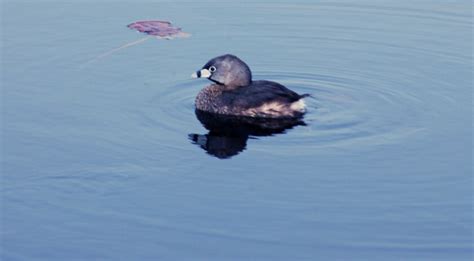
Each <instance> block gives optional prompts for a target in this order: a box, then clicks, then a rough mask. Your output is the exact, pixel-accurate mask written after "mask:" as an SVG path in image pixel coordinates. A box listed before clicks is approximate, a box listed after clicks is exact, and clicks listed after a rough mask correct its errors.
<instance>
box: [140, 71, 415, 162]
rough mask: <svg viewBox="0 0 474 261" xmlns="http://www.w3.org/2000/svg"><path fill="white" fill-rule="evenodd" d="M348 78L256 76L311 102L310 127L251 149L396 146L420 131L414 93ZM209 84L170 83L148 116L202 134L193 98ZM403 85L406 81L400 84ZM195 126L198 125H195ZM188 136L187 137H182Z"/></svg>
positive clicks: (159, 123) (172, 127) (167, 128)
mask: <svg viewBox="0 0 474 261" xmlns="http://www.w3.org/2000/svg"><path fill="white" fill-rule="evenodd" d="M344 75H345V76H346V77H337V76H330V75H323V74H303V73H278V72H263V73H256V74H255V78H256V79H271V80H274V81H277V82H280V83H282V84H284V85H286V86H287V87H289V88H290V89H293V90H295V91H296V92H298V93H309V94H311V95H312V97H310V98H306V103H307V106H308V113H307V114H306V116H305V118H304V120H305V122H306V124H307V126H301V127H297V128H295V129H292V130H289V131H288V132H287V134H286V135H276V136H275V137H265V138H259V140H260V141H262V140H264V142H260V141H259V142H258V146H257V145H253V144H249V145H248V147H249V148H248V149H253V146H255V149H259V150H265V151H267V152H272V153H278V152H279V151H280V152H281V153H285V152H286V151H287V150H288V149H291V150H292V151H296V152H297V153H306V152H307V153H310V152H313V151H314V149H317V148H321V147H332V146H337V147H339V146H350V145H353V144H355V143H357V147H360V146H373V145H380V144H385V143H394V142H395V143H396V142H397V141H399V140H401V139H403V138H404V137H405V136H407V135H410V134H413V133H416V132H419V131H420V130H422V129H423V128H422V127H420V126H419V124H418V121H419V115H418V114H419V111H420V108H421V107H420V106H422V104H423V101H422V100H421V99H420V98H419V97H417V96H415V95H413V94H410V93H407V92H406V91H405V92H402V91H397V88H390V87H391V86H392V87H393V86H394V85H396V84H397V83H396V82H391V83H390V84H387V82H381V81H380V80H377V79H369V78H365V79H364V78H363V77H361V76H360V75H358V74H352V75H351V74H350V73H345V74H344ZM206 84H208V83H207V82H206V81H201V80H195V81H192V80H189V81H182V82H177V83H170V84H169V85H168V86H164V87H163V88H160V92H159V93H157V94H156V95H155V96H154V97H152V98H151V99H150V100H149V102H148V103H147V105H146V106H145V108H144V110H143V117H145V118H146V120H147V121H148V122H152V123H153V124H154V125H155V127H159V128H161V129H162V130H161V131H167V132H170V133H176V132H198V131H200V129H199V127H197V126H199V122H198V120H197V119H196V118H195V116H194V98H195V96H196V94H197V92H198V91H199V90H200V89H201V88H202V87H204V86H205V85H206ZM400 84H401V83H400ZM192 123H194V124H192ZM185 138H186V137H185V136H183V139H185Z"/></svg>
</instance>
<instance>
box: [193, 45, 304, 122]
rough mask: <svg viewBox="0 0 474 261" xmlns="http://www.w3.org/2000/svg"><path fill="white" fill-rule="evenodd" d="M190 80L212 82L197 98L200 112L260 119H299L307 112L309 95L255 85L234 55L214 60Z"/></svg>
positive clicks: (262, 82) (260, 83) (271, 85)
mask: <svg viewBox="0 0 474 261" xmlns="http://www.w3.org/2000/svg"><path fill="white" fill-rule="evenodd" d="M191 77H193V78H207V79H208V80H210V81H212V82H213V84H211V85H209V86H207V87H205V88H204V89H202V90H201V91H200V92H199V93H198V95H197V96H196V100H195V103H196V109H197V110H201V111H205V112H210V113H216V114H223V115H234V116H247V117H259V118H260V117H261V118H299V117H302V116H303V114H304V113H305V112H306V105H305V103H304V100H303V98H305V97H307V96H309V94H302V95H300V94H297V93H296V92H294V91H292V90H290V89H288V88H286V87H285V86H283V85H281V84H279V83H276V82H272V81H265V80H258V81H253V80H252V72H251V71H250V68H249V66H248V65H247V64H246V63H245V62H244V61H242V60H241V59H239V58H238V57H237V56H235V55H232V54H225V55H221V56H218V57H215V58H213V59H211V60H210V61H209V62H207V63H206V64H205V65H204V66H203V67H202V69H201V70H198V71H197V72H195V73H193V74H192V75H191Z"/></svg>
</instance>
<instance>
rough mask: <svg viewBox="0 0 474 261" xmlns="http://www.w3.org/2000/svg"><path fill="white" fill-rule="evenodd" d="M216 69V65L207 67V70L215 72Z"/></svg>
mask: <svg viewBox="0 0 474 261" xmlns="http://www.w3.org/2000/svg"><path fill="white" fill-rule="evenodd" d="M216 70H217V69H216V67H215V66H211V67H209V71H210V72H215V71H216Z"/></svg>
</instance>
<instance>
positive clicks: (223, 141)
mask: <svg viewBox="0 0 474 261" xmlns="http://www.w3.org/2000/svg"><path fill="white" fill-rule="evenodd" d="M195 114H196V117H197V119H198V120H199V121H200V122H201V124H202V125H203V126H204V128H206V129H207V130H209V132H208V133H207V134H195V133H191V134H189V139H190V140H191V141H192V142H193V143H194V144H196V145H199V146H200V147H201V148H202V149H204V150H205V151H207V153H208V154H210V155H212V156H214V157H217V158H220V159H228V158H231V157H233V156H235V155H237V154H239V153H240V152H242V151H243V150H245V148H246V146H247V140H248V139H249V138H252V137H263V136H272V135H274V134H280V133H285V132H286V130H289V129H292V128H293V127H295V126H299V125H301V126H306V123H305V122H304V121H303V119H302V118H286V119H265V118H251V117H237V116H227V115H219V114H213V113H208V112H204V111H201V110H195Z"/></svg>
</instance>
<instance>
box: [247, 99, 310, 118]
mask: <svg viewBox="0 0 474 261" xmlns="http://www.w3.org/2000/svg"><path fill="white" fill-rule="evenodd" d="M295 112H299V113H304V112H306V104H305V102H304V100H303V99H300V100H298V101H295V102H293V103H291V104H289V105H288V104H284V103H281V102H268V103H264V104H262V105H261V106H259V107H256V108H252V109H248V110H246V111H244V113H243V114H244V115H247V116H257V115H262V114H263V115H269V116H275V117H278V116H290V117H291V116H293V115H294V113H295Z"/></svg>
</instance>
